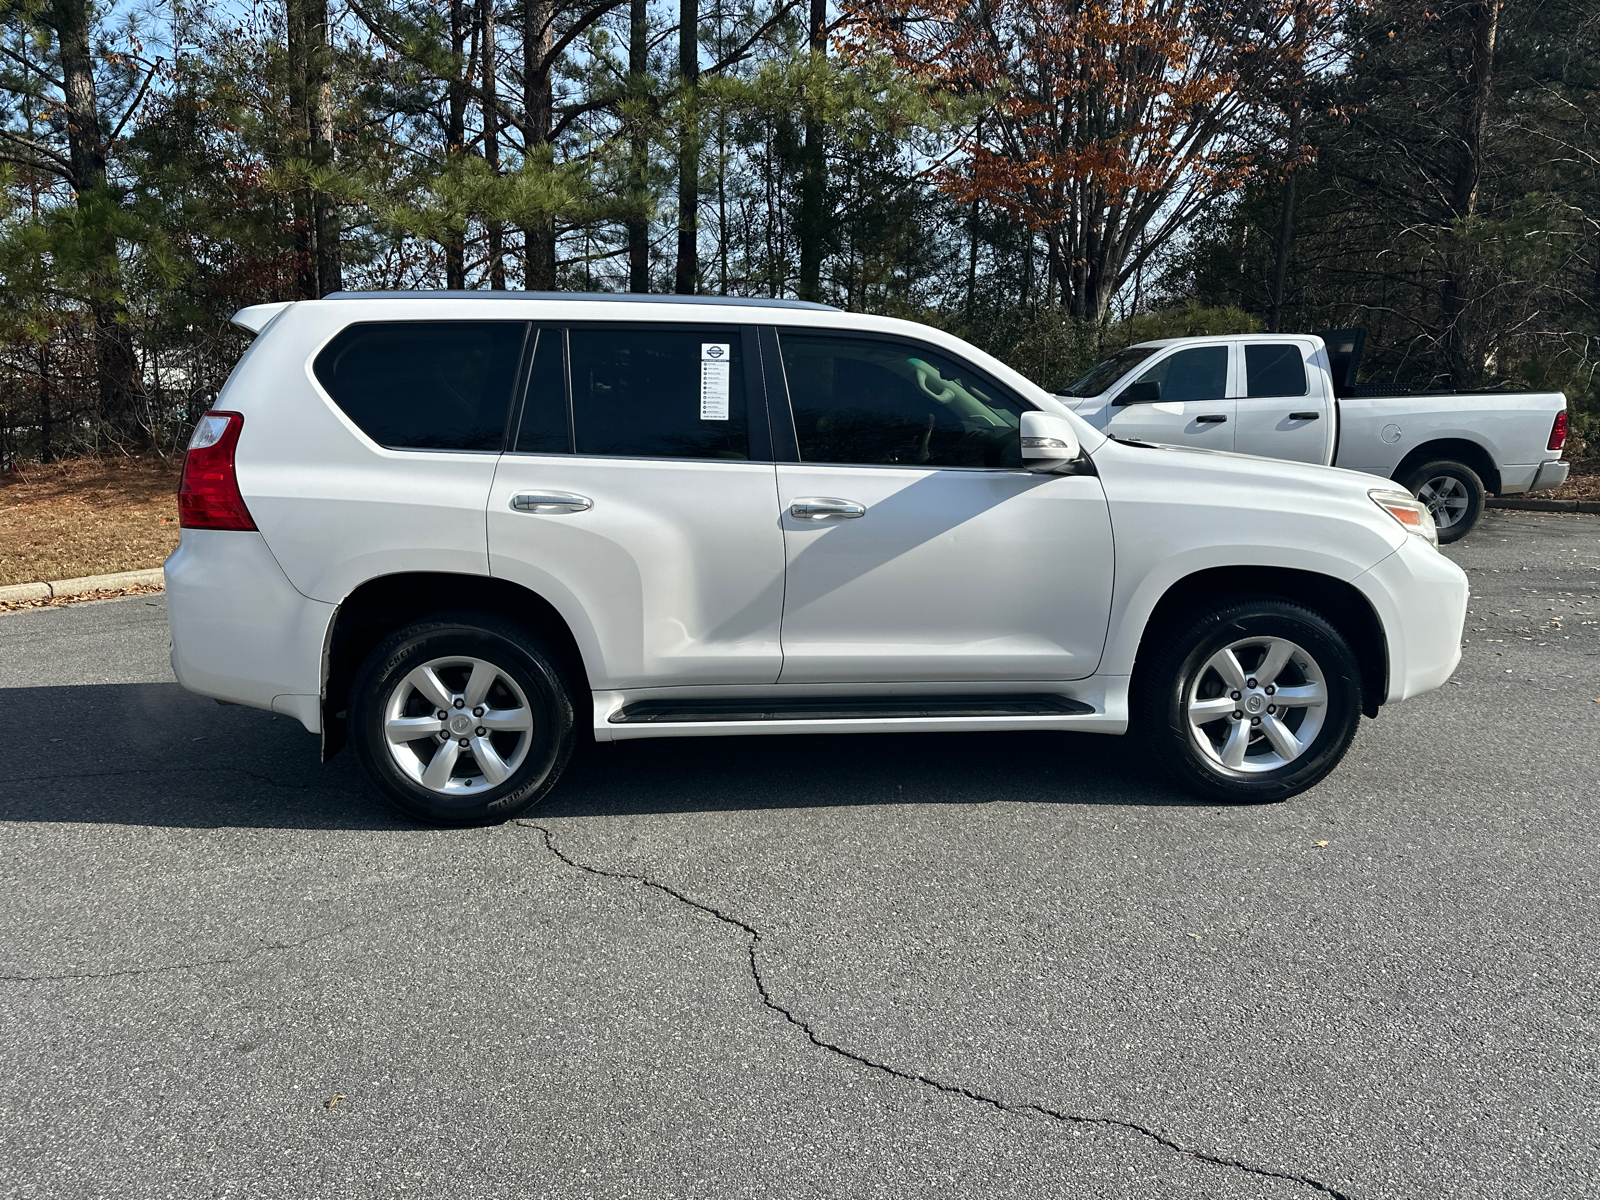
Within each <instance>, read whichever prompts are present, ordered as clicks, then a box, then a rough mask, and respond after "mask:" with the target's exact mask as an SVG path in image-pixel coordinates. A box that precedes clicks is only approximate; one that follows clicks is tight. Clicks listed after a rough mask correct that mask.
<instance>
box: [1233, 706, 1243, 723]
mask: <svg viewBox="0 0 1600 1200" xmlns="http://www.w3.org/2000/svg"><path fill="white" fill-rule="evenodd" d="M1233 719H1234V720H1235V721H1239V720H1243V719H1244V714H1243V713H1242V712H1239V711H1238V710H1237V709H1235V710H1234V714H1233Z"/></svg>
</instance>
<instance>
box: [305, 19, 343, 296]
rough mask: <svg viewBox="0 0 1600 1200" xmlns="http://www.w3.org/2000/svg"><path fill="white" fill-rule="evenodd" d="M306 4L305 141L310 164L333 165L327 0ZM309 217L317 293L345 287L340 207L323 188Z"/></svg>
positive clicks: (315, 196)
mask: <svg viewBox="0 0 1600 1200" xmlns="http://www.w3.org/2000/svg"><path fill="white" fill-rule="evenodd" d="M295 3H297V4H303V5H304V6H305V21H304V27H303V29H304V35H305V59H304V65H305V71H306V75H305V84H304V88H303V92H304V96H305V105H306V132H307V144H308V148H309V150H310V158H311V163H312V165H313V166H316V167H318V168H320V169H322V170H327V169H328V168H330V167H332V166H333V86H332V82H331V80H330V78H329V76H330V74H331V67H332V65H333V64H332V55H333V52H332V48H331V47H330V45H329V44H328V0H295ZM311 217H312V224H313V226H314V230H313V235H314V237H315V243H316V295H318V296H326V295H328V293H330V292H337V291H339V290H340V289H341V288H342V287H343V286H344V280H343V274H344V269H343V257H342V255H341V254H340V251H339V225H340V222H339V207H338V205H337V204H336V203H335V201H334V199H333V197H332V196H330V195H328V193H326V192H323V191H317V190H313V191H312V193H311Z"/></svg>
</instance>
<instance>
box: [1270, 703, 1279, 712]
mask: <svg viewBox="0 0 1600 1200" xmlns="http://www.w3.org/2000/svg"><path fill="white" fill-rule="evenodd" d="M1277 711H1278V706H1277V705H1276V704H1269V705H1267V712H1268V713H1269V714H1270V713H1275V712H1277Z"/></svg>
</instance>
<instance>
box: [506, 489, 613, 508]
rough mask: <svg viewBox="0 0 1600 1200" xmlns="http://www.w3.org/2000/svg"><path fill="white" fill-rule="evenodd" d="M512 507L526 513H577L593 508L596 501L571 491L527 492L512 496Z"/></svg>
mask: <svg viewBox="0 0 1600 1200" xmlns="http://www.w3.org/2000/svg"><path fill="white" fill-rule="evenodd" d="M511 507H512V508H514V509H515V510H516V511H517V512H525V513H576V512H586V511H587V510H589V509H591V508H593V507H594V501H593V500H591V499H589V497H587V496H574V495H573V494H572V493H571V492H527V493H524V494H523V495H520V496H513V497H511Z"/></svg>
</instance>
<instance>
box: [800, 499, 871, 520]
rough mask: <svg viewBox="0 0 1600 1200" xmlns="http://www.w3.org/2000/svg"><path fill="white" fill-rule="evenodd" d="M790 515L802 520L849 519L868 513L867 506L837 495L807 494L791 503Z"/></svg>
mask: <svg viewBox="0 0 1600 1200" xmlns="http://www.w3.org/2000/svg"><path fill="white" fill-rule="evenodd" d="M789 515H790V516H791V517H798V518H799V519H800V520H802V521H849V520H854V519H855V518H856V517H864V516H866V515H867V506H866V505H865V504H857V503H856V502H855V501H854V500H840V499H839V498H838V497H836V496H805V497H803V498H801V499H799V500H796V501H795V502H794V503H792V504H790V505H789Z"/></svg>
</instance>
